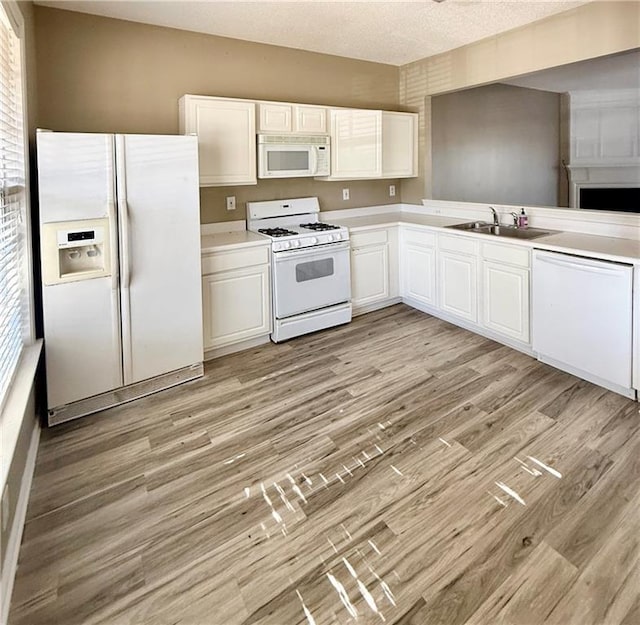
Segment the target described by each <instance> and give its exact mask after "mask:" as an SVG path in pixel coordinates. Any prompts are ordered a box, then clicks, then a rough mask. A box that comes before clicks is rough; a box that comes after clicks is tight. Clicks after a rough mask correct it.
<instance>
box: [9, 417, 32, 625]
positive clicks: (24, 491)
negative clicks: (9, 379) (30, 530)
mask: <svg viewBox="0 0 640 625" xmlns="http://www.w3.org/2000/svg"><path fill="white" fill-rule="evenodd" d="M39 442H40V423H39V421H38V419H36V420H35V424H34V426H33V432H32V433H31V442H30V443H29V452H28V454H27V462H26V463H25V467H24V473H23V474H22V481H21V482H20V494H19V496H18V503H17V505H16V512H15V515H14V517H13V524H12V525H11V531H10V534H9V541H8V542H7V552H6V554H4V562H2V582H1V584H2V589H1V593H2V594H1V601H0V606H1V607H0V610H1V613H0V624H1V625H6V623H7V619H8V618H9V607H10V605H11V593H12V592H13V583H14V581H15V577H16V571H17V569H18V555H19V554H20V544H21V542H22V533H23V531H24V525H25V520H26V518H27V505H28V503H29V493H30V492H31V483H32V482H33V474H34V471H35V468H36V458H37V456H38V443H39Z"/></svg>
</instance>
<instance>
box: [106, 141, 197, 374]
mask: <svg viewBox="0 0 640 625" xmlns="http://www.w3.org/2000/svg"><path fill="white" fill-rule="evenodd" d="M116 180H117V194H118V221H119V224H120V249H121V254H120V273H121V289H122V293H121V298H122V339H123V362H124V379H125V384H132V383H134V382H139V381H141V380H146V379H148V378H151V377H154V376H157V375H160V374H163V373H167V372H169V371H174V370H176V369H180V368H182V367H186V366H189V365H192V364H194V363H198V362H202V358H203V353H202V349H203V348H202V345H203V342H202V291H201V266H200V201H199V187H198V147H197V138H196V137H190V136H159V135H116Z"/></svg>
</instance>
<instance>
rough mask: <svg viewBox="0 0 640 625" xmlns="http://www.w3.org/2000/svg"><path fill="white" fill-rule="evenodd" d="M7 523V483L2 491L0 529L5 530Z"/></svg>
mask: <svg viewBox="0 0 640 625" xmlns="http://www.w3.org/2000/svg"><path fill="white" fill-rule="evenodd" d="M8 523H9V484H7V485H6V486H5V487H4V492H3V493H2V531H3V532H4V531H6V529H7V525H8Z"/></svg>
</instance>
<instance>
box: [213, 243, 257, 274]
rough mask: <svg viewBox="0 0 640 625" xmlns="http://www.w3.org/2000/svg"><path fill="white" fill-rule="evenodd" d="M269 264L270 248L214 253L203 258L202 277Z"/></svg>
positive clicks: (251, 248)
mask: <svg viewBox="0 0 640 625" xmlns="http://www.w3.org/2000/svg"><path fill="white" fill-rule="evenodd" d="M268 263H269V248H268V247H267V246H264V247H262V246H261V247H250V248H247V249H244V250H229V251H228V252H214V253H213V254H206V255H203V256H202V275H203V276H206V275H207V274H210V273H217V272H218V271H228V270H229V269H240V268H242V267H251V266H253V265H266V264H268Z"/></svg>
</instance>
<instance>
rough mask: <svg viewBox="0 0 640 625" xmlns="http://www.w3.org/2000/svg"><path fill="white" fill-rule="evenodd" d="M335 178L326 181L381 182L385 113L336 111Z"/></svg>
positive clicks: (333, 123)
mask: <svg viewBox="0 0 640 625" xmlns="http://www.w3.org/2000/svg"><path fill="white" fill-rule="evenodd" d="M330 116H331V175H330V176H328V177H326V178H324V180H353V179H358V178H365V179H370V178H380V177H381V175H382V111H370V110H363V109H333V110H331V112H330Z"/></svg>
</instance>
